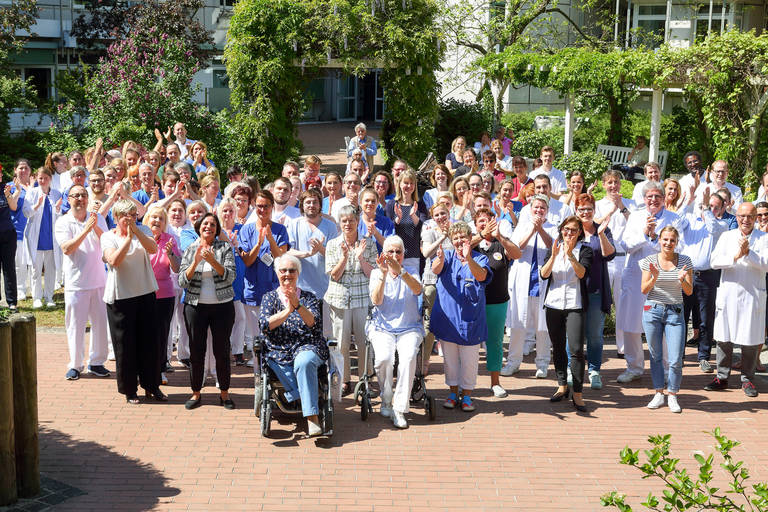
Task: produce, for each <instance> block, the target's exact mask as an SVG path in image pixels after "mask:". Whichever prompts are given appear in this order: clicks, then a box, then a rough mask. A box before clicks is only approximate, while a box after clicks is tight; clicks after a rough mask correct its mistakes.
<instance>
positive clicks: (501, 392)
mask: <svg viewBox="0 0 768 512" xmlns="http://www.w3.org/2000/svg"><path fill="white" fill-rule="evenodd" d="M491 391H493V396H495V397H496V398H505V397H506V396H507V390H506V389H504V388H503V387H501V386H500V385H499V384H496V385H495V386H493V387H491Z"/></svg>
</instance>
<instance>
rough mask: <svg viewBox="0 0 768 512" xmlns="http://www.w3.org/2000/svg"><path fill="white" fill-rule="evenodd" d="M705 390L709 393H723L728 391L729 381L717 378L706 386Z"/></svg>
mask: <svg viewBox="0 0 768 512" xmlns="http://www.w3.org/2000/svg"><path fill="white" fill-rule="evenodd" d="M704 389H705V390H707V391H722V390H723V389H728V379H720V378H718V377H715V378H714V380H713V381H712V382H710V383H709V384H707V385H706V386H704Z"/></svg>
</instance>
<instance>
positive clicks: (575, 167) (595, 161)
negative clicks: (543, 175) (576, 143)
mask: <svg viewBox="0 0 768 512" xmlns="http://www.w3.org/2000/svg"><path fill="white" fill-rule="evenodd" d="M610 166H611V163H610V162H609V161H608V160H607V159H606V158H605V157H604V156H603V155H602V154H601V153H596V152H594V151H585V152H580V151H574V152H572V153H570V154H568V155H563V156H561V157H560V158H558V159H557V160H555V167H556V168H558V169H560V170H561V171H563V172H564V173H565V175H566V176H570V174H571V173H572V172H573V171H579V172H581V174H582V175H583V176H584V183H587V184H590V183H593V182H595V181H600V177H601V176H602V175H603V173H604V172H605V171H607V170H608V169H609V168H610Z"/></svg>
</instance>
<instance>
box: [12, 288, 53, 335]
mask: <svg viewBox="0 0 768 512" xmlns="http://www.w3.org/2000/svg"><path fill="white" fill-rule="evenodd" d="M53 300H54V302H56V307H55V308H47V307H45V306H43V307H42V308H40V309H32V299H31V298H30V299H27V300H24V301H21V302H19V303H18V311H17V312H18V313H31V314H32V315H34V316H35V322H36V324H37V327H45V328H52V327H56V328H59V329H63V328H64V291H63V290H60V291H58V292H56V293H54V294H53ZM3 312H5V313H9V312H10V311H9V310H8V309H5V308H3Z"/></svg>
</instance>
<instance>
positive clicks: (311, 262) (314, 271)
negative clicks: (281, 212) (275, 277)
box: [286, 217, 339, 297]
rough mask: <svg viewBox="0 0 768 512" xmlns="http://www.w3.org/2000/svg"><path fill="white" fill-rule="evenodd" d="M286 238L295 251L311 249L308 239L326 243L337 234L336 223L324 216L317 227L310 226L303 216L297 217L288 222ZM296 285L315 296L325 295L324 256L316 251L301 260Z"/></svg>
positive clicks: (326, 283)
mask: <svg viewBox="0 0 768 512" xmlns="http://www.w3.org/2000/svg"><path fill="white" fill-rule="evenodd" d="M286 229H287V231H288V240H289V241H290V243H291V248H293V249H295V250H297V251H311V250H312V247H311V246H310V245H309V240H310V239H311V238H315V239H317V240H322V241H323V245H326V244H327V243H328V242H329V241H330V240H333V239H334V238H336V237H337V236H339V229H338V228H337V227H336V224H335V223H334V222H333V221H331V220H329V219H326V218H322V219H321V220H320V224H318V225H317V227H314V226H311V225H310V223H309V221H307V219H306V218H304V217H299V218H298V219H294V220H292V221H291V222H289V223H288V226H287V228H286ZM297 284H298V286H299V288H301V289H302V290H307V291H310V292H312V293H314V294H315V295H316V296H317V297H323V296H325V292H326V291H327V290H328V275H327V274H326V273H325V256H324V255H323V254H321V253H319V252H318V253H316V254H314V255H312V256H308V257H306V258H303V259H302V260H301V274H299V281H298V283H297Z"/></svg>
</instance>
